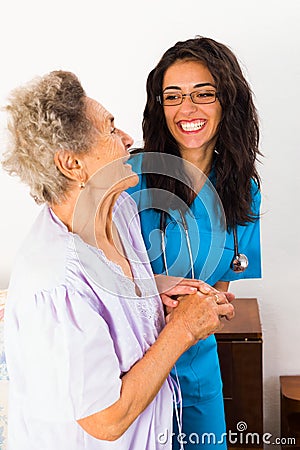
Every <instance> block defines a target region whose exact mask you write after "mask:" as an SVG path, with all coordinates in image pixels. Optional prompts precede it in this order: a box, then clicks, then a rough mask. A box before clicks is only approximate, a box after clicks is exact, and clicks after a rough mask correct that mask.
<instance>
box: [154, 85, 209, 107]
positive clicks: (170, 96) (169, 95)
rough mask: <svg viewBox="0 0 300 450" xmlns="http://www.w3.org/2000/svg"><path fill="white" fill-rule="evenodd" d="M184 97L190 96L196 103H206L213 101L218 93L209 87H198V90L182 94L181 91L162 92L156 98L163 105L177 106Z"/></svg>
mask: <svg viewBox="0 0 300 450" xmlns="http://www.w3.org/2000/svg"><path fill="white" fill-rule="evenodd" d="M184 97H190V99H191V100H192V102H193V103H196V104H197V105H208V104H209V103H214V102H215V101H216V99H217V97H218V93H217V92H216V91H214V90H210V89H199V90H198V91H194V92H191V93H189V94H182V92H179V91H177V92H164V93H163V95H162V97H161V96H160V95H158V96H157V97H156V100H157V101H158V102H159V103H160V104H161V105H163V106H177V105H181V103H182V102H183V99H184Z"/></svg>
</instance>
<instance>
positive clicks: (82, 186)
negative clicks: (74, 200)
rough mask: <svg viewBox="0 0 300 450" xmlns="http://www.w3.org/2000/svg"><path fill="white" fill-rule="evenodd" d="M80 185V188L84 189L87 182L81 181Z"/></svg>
mask: <svg viewBox="0 0 300 450" xmlns="http://www.w3.org/2000/svg"><path fill="white" fill-rule="evenodd" d="M79 187H80V189H84V188H85V182H84V181H81V183H80V185H79Z"/></svg>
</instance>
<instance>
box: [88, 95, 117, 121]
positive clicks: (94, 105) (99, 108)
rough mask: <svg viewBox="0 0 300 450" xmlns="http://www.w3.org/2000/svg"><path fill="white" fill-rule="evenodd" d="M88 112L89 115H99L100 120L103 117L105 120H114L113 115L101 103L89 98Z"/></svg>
mask: <svg viewBox="0 0 300 450" xmlns="http://www.w3.org/2000/svg"><path fill="white" fill-rule="evenodd" d="M86 102H87V111H88V114H89V113H90V114H92V115H97V116H98V117H99V118H100V117H101V118H102V119H103V120H113V116H112V114H111V113H110V112H109V111H107V109H106V108H104V106H103V105H101V103H99V102H97V100H94V99H93V98H90V97H87V99H86Z"/></svg>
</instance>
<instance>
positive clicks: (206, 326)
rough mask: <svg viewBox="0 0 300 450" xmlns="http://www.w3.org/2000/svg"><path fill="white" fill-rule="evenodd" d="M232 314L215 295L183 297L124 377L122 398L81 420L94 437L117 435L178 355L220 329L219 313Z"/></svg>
mask: <svg viewBox="0 0 300 450" xmlns="http://www.w3.org/2000/svg"><path fill="white" fill-rule="evenodd" d="M233 315H234V310H233V307H232V305H230V304H228V303H227V304H222V305H217V303H216V301H215V298H214V296H213V295H204V294H201V293H196V294H192V295H189V296H185V297H183V298H182V299H181V301H180V302H179V305H178V307H177V308H175V309H174V310H173V311H172V312H171V313H170V315H169V316H168V317H167V324H166V326H165V328H164V329H163V330H162V331H161V333H160V335H159V336H158V339H157V341H156V342H155V343H154V344H153V345H152V346H151V347H150V349H149V350H148V351H147V353H146V354H145V355H144V357H143V358H142V359H141V360H140V361H138V362H137V363H136V364H135V365H134V366H133V367H132V368H131V369H130V371H129V372H127V374H126V375H124V377H123V378H122V388H121V395H120V398H119V400H117V401H116V402H115V403H114V404H113V405H111V406H109V407H108V408H106V409H104V410H102V411H99V412H98V413H95V414H92V415H90V416H88V417H85V418H82V419H79V420H78V423H79V424H80V425H81V426H82V428H83V429H84V430H85V431H86V432H87V433H89V434H91V435H92V436H94V437H95V438H98V439H103V440H109V441H112V440H116V439H118V438H119V437H120V436H121V435H122V434H123V433H124V432H125V431H126V430H127V428H128V427H129V426H130V425H131V424H132V423H133V421H134V420H135V419H136V418H137V417H138V416H139V414H141V412H142V411H144V409H145V408H146V407H147V406H148V405H149V404H150V403H151V401H152V400H153V399H154V397H155V396H156V394H157V393H158V391H159V390H160V388H161V386H162V384H163V383H164V381H165V380H166V378H167V376H168V374H169V372H170V370H171V369H172V367H173V365H174V363H175V362H176V361H177V359H178V358H179V357H180V356H181V355H182V354H183V353H184V352H185V351H186V350H187V349H188V348H189V347H191V346H192V345H194V344H195V343H196V342H197V341H198V340H199V339H204V338H206V337H208V336H209V335H210V334H212V333H214V332H215V331H216V330H218V329H219V328H220V326H221V323H220V316H226V317H227V318H232V317H233Z"/></svg>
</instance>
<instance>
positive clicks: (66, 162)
mask: <svg viewBox="0 0 300 450" xmlns="http://www.w3.org/2000/svg"><path fill="white" fill-rule="evenodd" d="M54 163H55V165H56V167H57V168H58V170H59V171H60V172H61V173H62V174H63V175H65V177H67V178H69V179H70V180H74V181H78V183H81V182H82V181H86V180H87V173H86V171H85V170H84V164H83V161H82V159H80V158H78V155H75V154H74V153H73V152H72V151H69V150H58V151H57V152H56V153H55V155H54Z"/></svg>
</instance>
